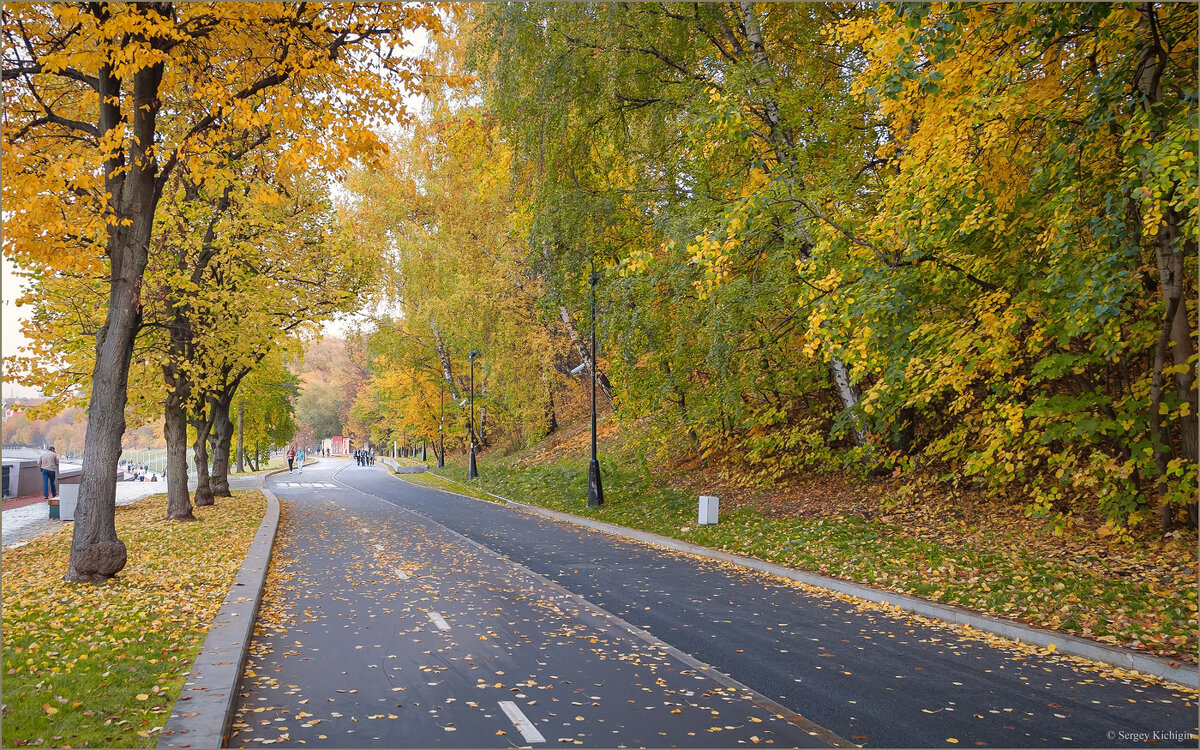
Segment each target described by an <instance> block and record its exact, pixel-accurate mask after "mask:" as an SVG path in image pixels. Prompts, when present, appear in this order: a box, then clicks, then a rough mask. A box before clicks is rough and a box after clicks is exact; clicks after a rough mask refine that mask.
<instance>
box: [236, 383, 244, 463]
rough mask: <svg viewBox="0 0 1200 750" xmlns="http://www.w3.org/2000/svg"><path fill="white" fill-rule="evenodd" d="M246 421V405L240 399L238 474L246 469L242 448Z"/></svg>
mask: <svg viewBox="0 0 1200 750" xmlns="http://www.w3.org/2000/svg"><path fill="white" fill-rule="evenodd" d="M245 422H246V405H245V404H243V403H242V402H241V401H239V402H238V424H237V436H238V443H237V445H238V447H237V473H238V474H241V473H242V472H243V471H245V470H246V469H245V463H244V458H245V454H244V453H243V450H242V445H243V440H242V438H243V435H244V433H243V428H244V426H245Z"/></svg>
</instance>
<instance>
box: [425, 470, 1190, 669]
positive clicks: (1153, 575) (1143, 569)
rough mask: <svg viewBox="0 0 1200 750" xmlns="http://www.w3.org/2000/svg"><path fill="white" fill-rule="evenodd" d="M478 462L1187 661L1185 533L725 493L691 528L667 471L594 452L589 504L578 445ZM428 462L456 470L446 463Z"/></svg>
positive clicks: (835, 567)
mask: <svg viewBox="0 0 1200 750" xmlns="http://www.w3.org/2000/svg"><path fill="white" fill-rule="evenodd" d="M480 463H481V465H480V479H479V482H478V484H477V485H476V484H475V483H471V484H472V485H473V486H478V487H479V488H480V489H483V490H486V491H488V492H492V493H495V494H497V495H501V496H504V497H506V498H509V499H512V500H516V501H519V502H525V503H530V504H534V505H539V506H542V507H546V508H551V509H554V510H561V511H566V512H569V513H575V514H578V515H582V516H588V517H592V518H596V519H598V520H603V521H607V522H610V523H615V524H619V525H622V526H627V527H631V528H636V529H642V530H645V531H651V532H655V533H658V534H662V535H664V536H669V537H674V538H677V539H682V540H686V541H689V542H694V543H697V544H701V545H705V546H708V547H713V548H717V549H722V550H726V551H729V552H735V553H738V554H744V555H749V556H753V557H756V558H759V559H763V560H769V561H772V562H777V563H781V564H784V565H789V566H794V567H798V568H803V569H806V570H812V571H817V572H820V573H824V574H827V575H830V576H836V577H839V578H844V579H849V580H854V581H858V582H861V583H867V584H871V585H874V586H877V587H880V588H884V589H889V590H893V591H899V592H903V593H907V594H914V595H917V596H921V597H925V598H928V599H933V600H936V601H940V602H946V603H950V604H957V605H961V606H964V607H968V608H971V609H975V610H979V611H983V612H987V613H989V614H993V615H997V616H1000V617H1006V618H1010V619H1014V620H1019V621H1023V622H1028V623H1030V624H1033V625H1036V626H1041V627H1048V628H1053V629H1057V630H1062V631H1065V632H1069V633H1074V634H1077V635H1083V636H1087V637H1091V638H1094V639H1096V640H1098V641H1101V642H1105V643H1110V644H1119V645H1127V646H1133V647H1135V648H1142V649H1145V650H1147V651H1149V652H1151V653H1155V654H1159V655H1165V656H1171V657H1174V658H1178V659H1181V660H1187V661H1193V662H1194V661H1195V656H1194V654H1195V653H1196V650H1197V617H1196V614H1197V613H1196V607H1197V602H1196V593H1197V592H1196V550H1195V547H1194V544H1188V543H1187V541H1188V540H1187V539H1164V540H1156V541H1154V542H1147V543H1144V544H1141V545H1137V546H1120V545H1116V544H1105V543H1104V542H1102V541H1100V540H1093V541H1091V542H1087V543H1083V542H1080V541H1078V540H1075V541H1074V542H1072V543H1068V542H1067V541H1065V540H1062V539H1058V538H1056V537H1055V536H1054V535H1053V534H1050V533H1041V534H1039V533H1036V532H1032V531H1031V529H1032V524H1026V525H1015V526H1000V525H997V526H995V527H989V528H980V527H967V526H965V525H963V524H956V522H954V521H953V520H951V519H939V518H938V517H933V518H929V519H928V522H927V523H917V524H914V523H911V522H906V523H889V522H885V521H884V520H881V519H879V518H875V519H873V520H866V519H864V518H862V517H860V516H856V515H849V514H847V515H839V514H831V515H823V516H820V517H795V516H788V515H780V514H775V513H769V512H764V511H763V510H761V509H759V508H755V507H749V506H744V505H743V506H740V507H738V506H736V505H735V507H732V508H730V507H729V506H728V505H727V504H726V503H722V506H721V514H720V523H719V524H717V525H715V526H698V525H697V523H696V521H697V518H696V515H697V507H696V506H697V498H696V495H695V494H692V493H690V492H683V491H680V490H677V489H672V488H670V487H665V486H662V485H661V484H660V482H662V481H668V482H669V481H670V480H669V479H667V480H663V479H662V478H661V477H659V479H658V480H654V479H652V476H651V473H650V472H649V471H647V470H646V469H645V468H639V467H638V466H637V463H636V462H635V461H622V460H617V459H615V458H614V457H612V456H608V457H606V456H604V455H602V456H601V466H602V467H603V481H604V494H605V504H604V505H603V506H601V507H599V508H589V507H588V506H587V482H588V472H587V462H586V459H585V458H583V457H579V458H568V459H559V460H555V461H551V462H546V463H518V462H516V461H512V460H505V459H495V460H490V461H487V462H486V463H484V462H480ZM438 471H439V472H440V473H443V474H444V475H445V476H447V477H449V478H451V479H453V480H456V481H459V482H465V480H466V470H465V468H464V467H462V466H459V465H455V464H448V465H447V466H446V468H445V469H440V470H438ZM460 491H461V490H460Z"/></svg>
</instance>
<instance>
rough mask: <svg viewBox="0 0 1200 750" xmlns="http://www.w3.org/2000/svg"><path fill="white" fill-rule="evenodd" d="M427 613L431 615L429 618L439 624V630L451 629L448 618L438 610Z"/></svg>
mask: <svg viewBox="0 0 1200 750" xmlns="http://www.w3.org/2000/svg"><path fill="white" fill-rule="evenodd" d="M425 614H427V615H429V619H430V620H433V624H434V625H437V627H438V630H449V629H450V624H449V623H447V622H446V620H445V619H444V618H443V617H442V616H441V615H439V614H438V613H437V612H426V613H425Z"/></svg>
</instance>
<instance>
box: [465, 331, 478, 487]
mask: <svg viewBox="0 0 1200 750" xmlns="http://www.w3.org/2000/svg"><path fill="white" fill-rule="evenodd" d="M469 356H470V360H471V417H470V420H469V423H470V432H471V435H470V439H471V451H470V454H469V455H468V456H467V479H476V478H477V477H478V476H479V470H478V469H477V468H476V467H475V358H476V357H478V356H479V351H478V350H476V349H472V350H471V354H470V355H469Z"/></svg>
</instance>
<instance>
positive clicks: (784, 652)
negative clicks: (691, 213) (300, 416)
mask: <svg viewBox="0 0 1200 750" xmlns="http://www.w3.org/2000/svg"><path fill="white" fill-rule="evenodd" d="M276 479H277V480H278V481H277V482H276V483H274V484H273V487H274V489H275V491H276V493H277V494H278V495H279V496H280V498H281V499H282V500H284V501H285V520H284V525H283V532H282V534H283V539H282V541H281V542H280V543H279V544H281V545H282V546H280V547H277V549H278V550H279V552H278V553H277V554H280V553H281V554H282V555H283V557H284V558H285V559H287V560H288V561H289V562H287V563H286V564H285V567H286V568H287V569H288V570H289V571H291V574H290V575H291V578H290V579H289V580H291V581H292V583H288V584H286V585H288V586H291V589H290V590H288V597H289V598H290V602H289V603H290V604H291V606H292V609H294V610H297V611H299V612H300V613H301V617H299V618H297V619H295V620H293V621H291V622H287V621H284V622H281V623H280V625H279V628H278V629H277V630H269V631H268V632H266V633H265V634H264V636H263V638H262V639H261V641H260V642H259V643H256V644H255V646H254V651H255V653H256V654H257V655H256V656H255V657H254V664H253V665H252V667H251V668H252V669H253V670H254V671H255V673H256V676H255V677H252V678H248V679H247V680H244V681H243V687H242V691H241V692H242V695H243V698H242V703H241V708H240V713H239V722H238V723H240V724H243V725H244V726H242V727H235V728H236V729H237V733H236V734H235V735H234V738H233V741H232V742H231V744H234V745H245V744H251V743H257V742H261V741H262V740H264V739H271V738H272V737H275V736H276V735H272V734H271V733H272V732H275V731H276V730H277V728H278V727H280V726H287V727H288V732H287V734H288V735H289V738H288V739H284V740H282V742H284V743H287V742H288V741H289V740H291V741H292V742H294V741H296V739H297V738H301V739H304V740H306V744H315V745H328V746H356V747H364V746H383V747H404V746H469V747H490V746H496V747H504V746H507V745H508V744H509V740H511V741H512V742H513V743H515V744H518V745H520V744H526V743H528V739H527V738H526V736H525V735H522V734H521V733H520V731H519V729H518V728H517V725H515V724H513V723H512V722H511V721H510V720H509V717H508V716H507V714H505V713H503V710H502V709H501V710H499V711H498V710H497V706H498V705H499V701H500V700H503V699H504V698H503V697H502V695H503V693H506V692H507V693H508V696H509V698H508V700H510V701H512V702H513V703H514V704H515V705H516V706H517V707H518V708H520V710H521V711H522V712H523V715H524V716H526V717H527V718H528V719H529V720H530V722H531V723H532V725H533V726H534V727H535V728H538V729H539V730H540V734H541V736H542V737H543V738H544V739H545V743H539V742H533V743H532V744H534V745H535V746H538V745H542V744H548V745H554V744H577V743H582V744H584V745H586V746H604V747H613V746H621V745H624V746H650V747H666V746H682V747H707V746H721V747H731V746H739V745H743V744H772V745H777V746H778V745H787V746H793V745H798V744H802V745H812V744H820V743H821V742H828V743H835V744H836V743H838V742H839V740H843V741H849V742H853V743H856V744H861V745H867V746H906V747H926V746H929V747H933V746H943V747H948V746H953V745H960V746H977V747H978V746H992V747H1030V746H1047V747H1060V746H1082V747H1130V746H1136V745H1141V744H1144V742H1143V739H1149V740H1150V741H1151V744H1155V745H1158V746H1180V745H1187V746H1193V747H1194V746H1195V745H1196V740H1195V739H1193V734H1192V733H1193V732H1194V731H1195V728H1196V707H1195V702H1194V700H1193V699H1192V698H1191V697H1190V696H1189V695H1188V694H1187V693H1186V692H1185V691H1182V690H1172V689H1170V688H1167V687H1163V686H1156V685H1146V684H1142V683H1140V682H1137V681H1134V680H1130V679H1118V678H1114V677H1111V676H1106V675H1105V674H1103V673H1100V672H1095V671H1082V670H1079V669H1077V668H1076V667H1074V666H1072V665H1071V664H1069V663H1067V662H1066V661H1065V660H1063V659H1061V658H1057V657H1039V656H1030V655H1027V654H1021V653H1019V652H1013V651H1011V650H1005V649H1001V648H996V647H994V646H992V645H989V644H988V643H986V642H984V641H982V640H978V639H973V638H970V637H967V636H965V635H963V634H962V633H961V631H957V630H953V629H949V628H940V627H930V626H927V625H924V624H921V623H918V622H916V621H913V620H910V619H908V618H904V617H899V616H894V615H890V614H884V613H880V612H878V611H873V610H871V609H867V608H862V609H860V608H859V607H858V606H856V605H855V604H853V603H849V602H845V601H843V600H840V599H837V598H835V597H832V596H824V595H821V594H820V593H819V592H815V591H814V590H812V589H806V588H804V587H802V586H800V585H797V584H794V583H791V582H787V581H782V580H779V579H775V578H772V577H771V576H768V575H765V574H760V573H756V572H752V571H747V570H744V569H741V568H737V567H734V566H728V565H724V564H720V563H715V562H711V561H707V560H702V559H698V558H694V557H691V556H687V555H683V554H680V553H675V552H672V551H667V550H662V549H658V548H654V547H650V546H646V545H642V544H639V543H634V542H629V541H625V540H623V539H620V538H618V537H614V536H611V535H607V534H603V533H599V532H594V531H591V530H588V529H584V528H582V527H578V526H574V525H571V524H565V523H560V522H557V521H553V520H549V519H546V518H543V517H541V516H537V515H535V514H532V513H527V512H524V511H521V510H518V509H515V508H512V507H509V506H501V505H498V504H493V503H486V502H482V501H477V500H472V499H468V498H464V497H461V496H457V495H453V494H449V493H443V492H438V491H434V490H429V489H426V488H423V487H418V486H415V485H411V484H408V483H405V482H401V481H400V480H398V479H396V478H394V477H392V476H391V475H390V473H389V472H388V471H387V470H386V469H385V468H383V467H381V466H376V467H372V468H364V467H357V466H355V465H353V464H352V463H351V464H349V465H347V464H345V463H344V462H343V463H338V464H330V463H329V462H326V463H325V464H324V468H323V470H322V471H321V472H320V473H319V474H318V473H314V472H313V470H312V469H309V470H307V471H306V472H305V475H304V477H303V480H305V481H307V482H308V483H314V484H315V483H319V484H328V485H333V486H331V487H287V486H284V484H283V483H286V482H289V481H290V482H293V483H295V482H296V481H297V480H298V479H299V478H295V477H287V476H286V475H284V476H280V477H277V478H276ZM514 499H518V500H519V499H520V498H514ZM381 501H382V502H381ZM460 534H461V535H462V536H459V535H460ZM464 537H465V539H464ZM466 540H472V541H473V542H475V543H477V544H470V543H468V542H467V541H466ZM376 545H378V548H377V547H376ZM484 548H486V549H484ZM404 566H409V567H411V568H412V570H411V571H410V572H412V573H415V575H412V576H411V577H410V578H408V579H401V578H396V577H394V576H393V577H389V576H388V570H389V569H391V570H394V569H395V568H396V567H404ZM529 571H532V573H533V575H531V574H530V572H529ZM542 577H544V578H542ZM546 579H548V580H549V581H553V582H554V583H555V584H557V586H552V585H549V584H548V583H547V580H546ZM559 587H561V589H560V588H559ZM277 588H280V587H279V586H277ZM562 589H565V590H566V591H567V592H570V594H567V593H565V592H564V591H562ZM581 598H582V599H583V600H586V601H587V602H590V603H591V604H592V605H594V606H595V607H598V608H600V609H602V610H604V611H606V612H609V613H612V614H613V615H615V616H617V617H618V618H622V619H623V620H625V621H628V622H629V623H632V624H633V625H635V626H637V627H639V628H641V629H644V631H646V632H648V633H650V634H652V635H653V636H654V637H655V638H657V639H661V641H662V642H665V643H666V644H669V645H670V646H671V647H674V648H675V649H678V650H679V651H682V652H684V653H686V654H689V655H690V656H691V657H693V658H694V659H695V660H699V662H701V663H703V664H705V665H711V667H712V668H714V669H715V670H719V671H720V672H722V673H727V674H728V675H730V676H731V677H732V678H733V679H734V680H736V681H738V682H740V683H742V684H744V685H746V686H748V687H750V688H752V689H753V690H754V691H756V692H757V694H758V695H759V696H760V697H759V699H758V700H757V701H756V700H754V699H753V696H750V697H747V696H746V695H744V694H742V693H741V692H739V691H737V690H733V689H729V688H728V687H726V686H725V685H722V684H720V683H719V682H717V681H715V680H714V679H713V678H710V677H707V676H705V672H706V670H701V669H697V668H696V667H695V665H696V663H695V662H694V661H693V662H690V663H689V662H683V661H680V660H679V659H678V658H676V657H675V656H673V655H672V654H671V653H668V652H664V650H663V649H661V648H656V647H654V646H653V645H652V643H648V642H647V641H645V640H644V639H642V638H639V637H638V636H637V635H636V634H630V633H627V632H625V630H624V629H623V628H622V627H620V625H619V624H618V623H614V621H612V620H609V619H606V618H604V617H602V616H601V617H597V616H596V615H595V614H594V613H593V612H592V611H591V609H590V608H589V607H587V606H585V605H583V604H582V603H581ZM283 608H285V609H286V607H283ZM305 611H307V612H308V615H304V614H303V613H304V612H305ZM430 611H437V612H438V613H439V614H440V616H441V617H442V618H443V619H444V621H445V623H446V624H447V625H448V626H449V627H448V629H447V630H441V629H440V626H439V625H438V624H437V623H436V622H434V621H433V620H431V616H430V614H429V612H430ZM305 620H307V621H305ZM481 637H484V638H486V640H481V639H480V638H481ZM318 642H321V643H322V644H324V645H320V646H317V648H319V649H320V651H311V652H310V651H309V650H308V649H311V648H312V647H313V646H312V645H310V644H315V643H318ZM299 644H305V645H303V646H302V645H299ZM381 650H382V651H386V652H387V653H386V654H383V655H380V651H381ZM364 657H368V658H366V659H365V661H367V662H371V663H364ZM369 657H376V658H374V660H373V661H372V659H371V658H369ZM372 664H374V666H372ZM391 667H397V669H391ZM399 668H402V669H399ZM495 673H499V674H495ZM384 674H387V675H388V679H387V681H384V680H383V679H382V675H384ZM493 674H494V675H495V676H494V677H493V676H492V675H493ZM426 677H429V678H431V679H428V680H427V679H425V678H426ZM414 678H419V679H414ZM434 678H436V679H434ZM270 680H273V681H274V684H270V683H268V681H270ZM324 683H328V685H333V684H335V683H336V684H337V685H339V686H342V687H340V688H335V689H334V690H335V692H333V693H330V694H329V695H327V696H325V698H323V699H322V701H323V703H324V704H325V705H322V706H320V708H321V709H322V710H323V711H324V712H325V713H318V712H317V711H316V709H314V708H313V706H314V705H315V704H316V703H317V699H316V698H315V696H314V695H312V694H311V691H312V690H313V686H314V685H322V686H323V687H328V685H324ZM497 685H498V686H499V687H496V686H497ZM289 686H290V687H289ZM337 689H343V690H350V689H357V690H358V692H357V693H337V692H336V690H337ZM327 692H328V691H327ZM568 693H569V694H570V696H569V699H568V695H567V694H568ZM518 695H519V696H521V697H515V696H518ZM351 696H353V697H354V698H355V700H351ZM380 696H383V700H380ZM547 696H552V697H554V698H557V699H558V700H550V701H549V702H547ZM761 696H765V698H766V699H769V701H775V702H777V704H779V705H780V706H782V707H784V710H771V708H772V705H771V704H770V703H769V702H768V701H766V700H763V698H762V697H761ZM304 697H308V698H309V700H308V702H307V703H304V704H300V703H299V702H298V701H299V700H301V699H303V698H304ZM393 699H394V700H393ZM414 699H415V702H414ZM451 699H453V700H451ZM392 702H395V703H397V704H399V705H397V706H394V707H393V706H391V703H392ZM376 703H377V704H378V706H379V710H378V711H372V712H371V713H368V714H366V716H371V715H380V712H381V711H383V710H384V709H385V708H386V709H387V712H385V713H382V716H384V717H387V716H396V717H397V718H396V719H386V718H385V719H365V718H363V711H366V710H368V708H369V707H374V706H375V704H376ZM349 704H353V705H354V706H355V708H354V709H352V710H353V711H354V712H356V713H351V712H348V711H345V710H338V709H335V708H334V707H335V706H343V705H349ZM472 704H474V705H472ZM568 706H569V707H570V709H568V710H566V711H565V712H564V710H563V709H566V708H567V707H568ZM260 708H261V709H263V710H262V711H258V712H257V713H255V709H260ZM285 711H286V712H289V713H284V712H285ZM575 711H578V713H574V712H575ZM675 711H678V713H675ZM300 712H305V713H310V714H311V717H310V716H303V717H300V719H301V720H299V721H297V720H294V719H293V718H292V717H296V716H298V714H299V713H300ZM331 712H336V713H339V714H341V716H337V717H335V716H331V715H330V714H331ZM789 712H794V714H795V715H798V716H801V717H803V720H801V719H798V718H797V716H794V715H793V714H792V713H789ZM777 713H778V714H782V715H783V716H785V717H786V718H791V719H793V721H782V720H780V719H779V718H778V717H777ZM349 716H354V717H355V719H356V720H355V721H349V720H348V719H347V717H349ZM312 718H320V719H321V722H320V723H319V724H315V725H313V726H311V727H303V724H304V723H305V722H309V721H312ZM755 719H759V721H755ZM448 722H451V723H449V724H448ZM805 722H811V724H808V723H805ZM814 725H815V726H814ZM335 727H336V728H337V729H335ZM368 727H372V728H377V729H376V730H374V733H371V732H368V731H367V729H368ZM297 728H302V729H303V731H304V732H305V733H304V734H298V733H297V731H296V730H297ZM385 728H386V729H385ZM318 730H319V731H318ZM501 731H502V732H504V734H498V733H497V732H501ZM347 732H352V733H350V734H346V733H347ZM1155 733H1158V734H1157V735H1155ZM320 734H324V735H325V738H323V739H322V738H320V737H319V736H318V735H320ZM268 735H271V736H268Z"/></svg>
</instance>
